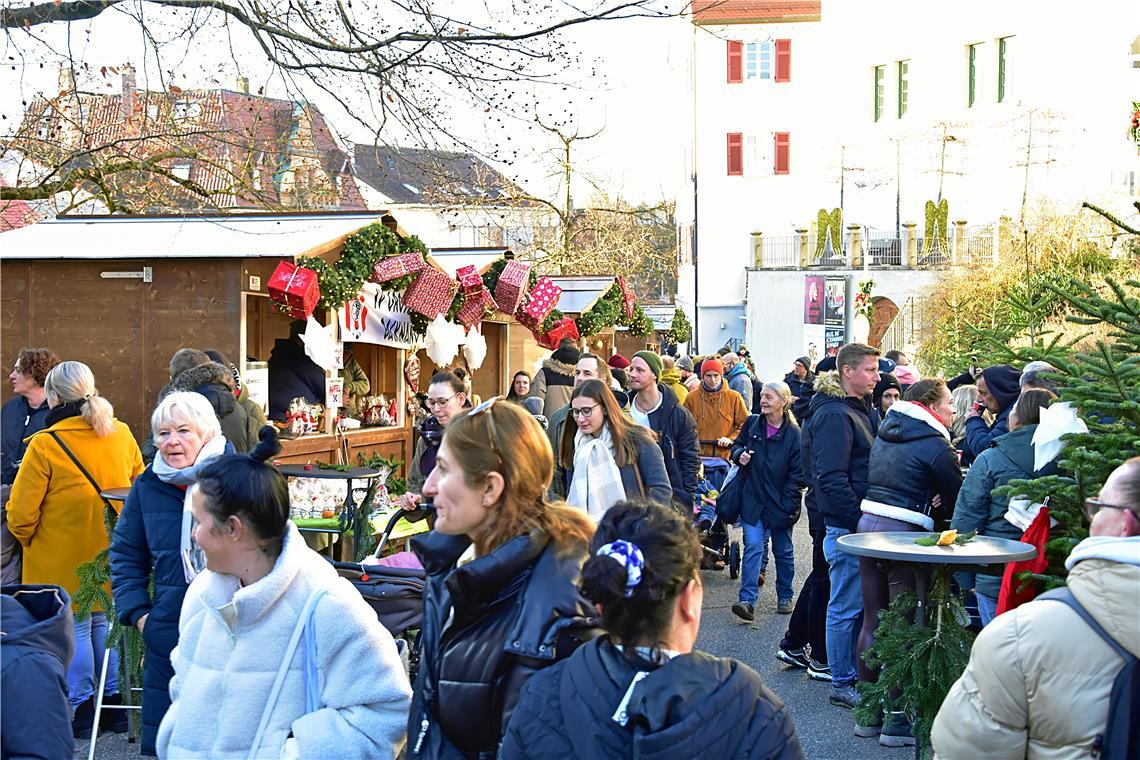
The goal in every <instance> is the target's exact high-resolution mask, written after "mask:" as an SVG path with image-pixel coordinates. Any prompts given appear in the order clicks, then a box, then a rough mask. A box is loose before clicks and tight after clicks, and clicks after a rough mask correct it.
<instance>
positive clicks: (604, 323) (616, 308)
mask: <svg viewBox="0 0 1140 760" xmlns="http://www.w3.org/2000/svg"><path fill="white" fill-rule="evenodd" d="M621 313H622V308H621V288H620V287H619V286H618V285H617V283H614V284H613V285H612V286H610V289H609V290H607V291H606V292H605V293H604V294H603V295H602V297H601V298H599V299H598V300H597V301H595V302H594V305H593V306H591V307H590V308H588V309H586V310H585V311H584V312H582V313H581V314H579V315H578V318H577V319H576V320H574V324H576V325H577V326H578V334H579V335H581V336H582V337H583V338H588V337H590V336H592V335H597V334H598V333H600V332H602V331H603V330H606V329H608V328H610V327H613V326H614V325H615V324H616V323H617V321H618V316H619V315H621Z"/></svg>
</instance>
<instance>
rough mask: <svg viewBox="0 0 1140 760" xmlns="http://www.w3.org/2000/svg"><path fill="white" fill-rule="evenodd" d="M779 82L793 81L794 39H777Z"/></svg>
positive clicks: (777, 79) (777, 76) (777, 77)
mask: <svg viewBox="0 0 1140 760" xmlns="http://www.w3.org/2000/svg"><path fill="white" fill-rule="evenodd" d="M775 81H777V82H790V81H792V41H791V40H776V77H775Z"/></svg>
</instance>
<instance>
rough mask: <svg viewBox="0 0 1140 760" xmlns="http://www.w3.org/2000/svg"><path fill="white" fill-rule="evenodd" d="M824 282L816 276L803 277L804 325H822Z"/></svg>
mask: <svg viewBox="0 0 1140 760" xmlns="http://www.w3.org/2000/svg"><path fill="white" fill-rule="evenodd" d="M823 298H824V280H823V278H822V277H819V276H816V275H808V276H806V277H804V324H805V325H822V324H823Z"/></svg>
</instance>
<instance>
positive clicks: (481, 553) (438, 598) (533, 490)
mask: <svg viewBox="0 0 1140 760" xmlns="http://www.w3.org/2000/svg"><path fill="white" fill-rule="evenodd" d="M433 393H434V391H433ZM553 472H554V458H553V455H552V454H551V450H550V442H549V441H548V440H547V438H546V434H545V433H544V432H543V430H542V428H541V426H540V425H539V424H538V422H536V421H535V419H534V418H533V417H532V416H531V415H529V414H528V413H527V411H526V410H525V409H523V408H522V407H520V406H518V405H517V404H512V403H508V402H505V401H502V400H500V399H499V398H498V397H496V398H493V399H490V400H488V401H487V402H486V403H484V404H481V405H479V406H478V407H476V408H474V409H472V410H471V411H469V412H466V413H462V412H461V413H460V414H459V415H458V416H457V417H454V418H452V419H451V420H450V422H449V423H448V425H447V430H446V432H445V433H444V436H443V441H442V443H441V444H440V447H439V451H438V453H437V455H436V460H435V467H434V469H433V470H432V471H431V474H430V475H429V476H428V478H427V481H426V482H425V483H424V488H423V496H424V498H425V499H431V500H432V501H433V502H434V504H435V511H436V522H435V530H433V531H432V532H430V533H427V534H423V535H420V536H417V537H415V538H414V539H412V548H413V550H414V551H415V553H416V555H417V556H418V557H419V558H420V561H421V562H422V563H423V566H424V569H425V571H426V572H427V578H428V582H427V589H426V593H425V595H424V623H423V628H422V631H421V635H422V639H421V659H420V669H419V674H418V676H417V679H416V684H415V688H414V691H413V697H412V710H411V713H410V715H409V717H408V747H407V750H408V757H409V758H441V757H445V758H453V757H494V756H495V755H496V754H497V752H498V749H499V744H500V741H501V739H502V736H503V733H504V732H505V730H506V726H507V722H508V721H509V720H510V717H511V713H512V712H513V710H514V707H515V704H516V702H517V701H518V695H519V691H520V690H521V689H522V686H523V684H524V683H525V682H526V680H527V679H528V678H529V677H530V675H531V674H532V673H534V672H536V671H538V670H540V669H542V668H545V667H547V666H548V665H551V664H553V663H555V662H558V661H560V660H562V659H565V658H566V657H568V656H569V655H570V654H571V653H572V652H573V651H574V650H575V649H576V648H577V647H578V646H579V645H580V644H582V643H583V642H584V641H587V640H589V639H591V638H593V637H594V636H595V635H596V634H597V631H596V629H595V621H594V615H595V612H594V609H593V607H591V606H590V605H589V604H588V603H587V602H586V601H585V599H583V598H582V596H581V594H580V593H579V591H578V586H577V584H578V576H579V574H580V571H581V567H582V563H583V561H584V560H585V558H586V549H587V546H588V545H589V542H590V538H591V536H592V535H593V532H594V529H593V525H592V524H591V523H590V521H589V519H588V518H587V517H586V516H585V515H584V514H582V513H581V512H579V511H577V510H574V509H570V508H568V507H566V506H565V505H558V504H551V503H550V502H548V501H547V499H546V493H547V488H548V487H549V485H550V479H551V476H552V474H553Z"/></svg>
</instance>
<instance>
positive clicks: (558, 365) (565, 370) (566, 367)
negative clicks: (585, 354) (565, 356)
mask: <svg viewBox="0 0 1140 760" xmlns="http://www.w3.org/2000/svg"><path fill="white" fill-rule="evenodd" d="M574 366H575V365H574V364H568V363H566V362H560V361H558V360H557V359H555V358H554V357H553V356H552V357H550V358H549V359H546V360H545V361H544V362H543V363H542V368H543V369H545V370H549V371H550V372H557V373H558V374H559V375H566V376H567V377H574Z"/></svg>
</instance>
